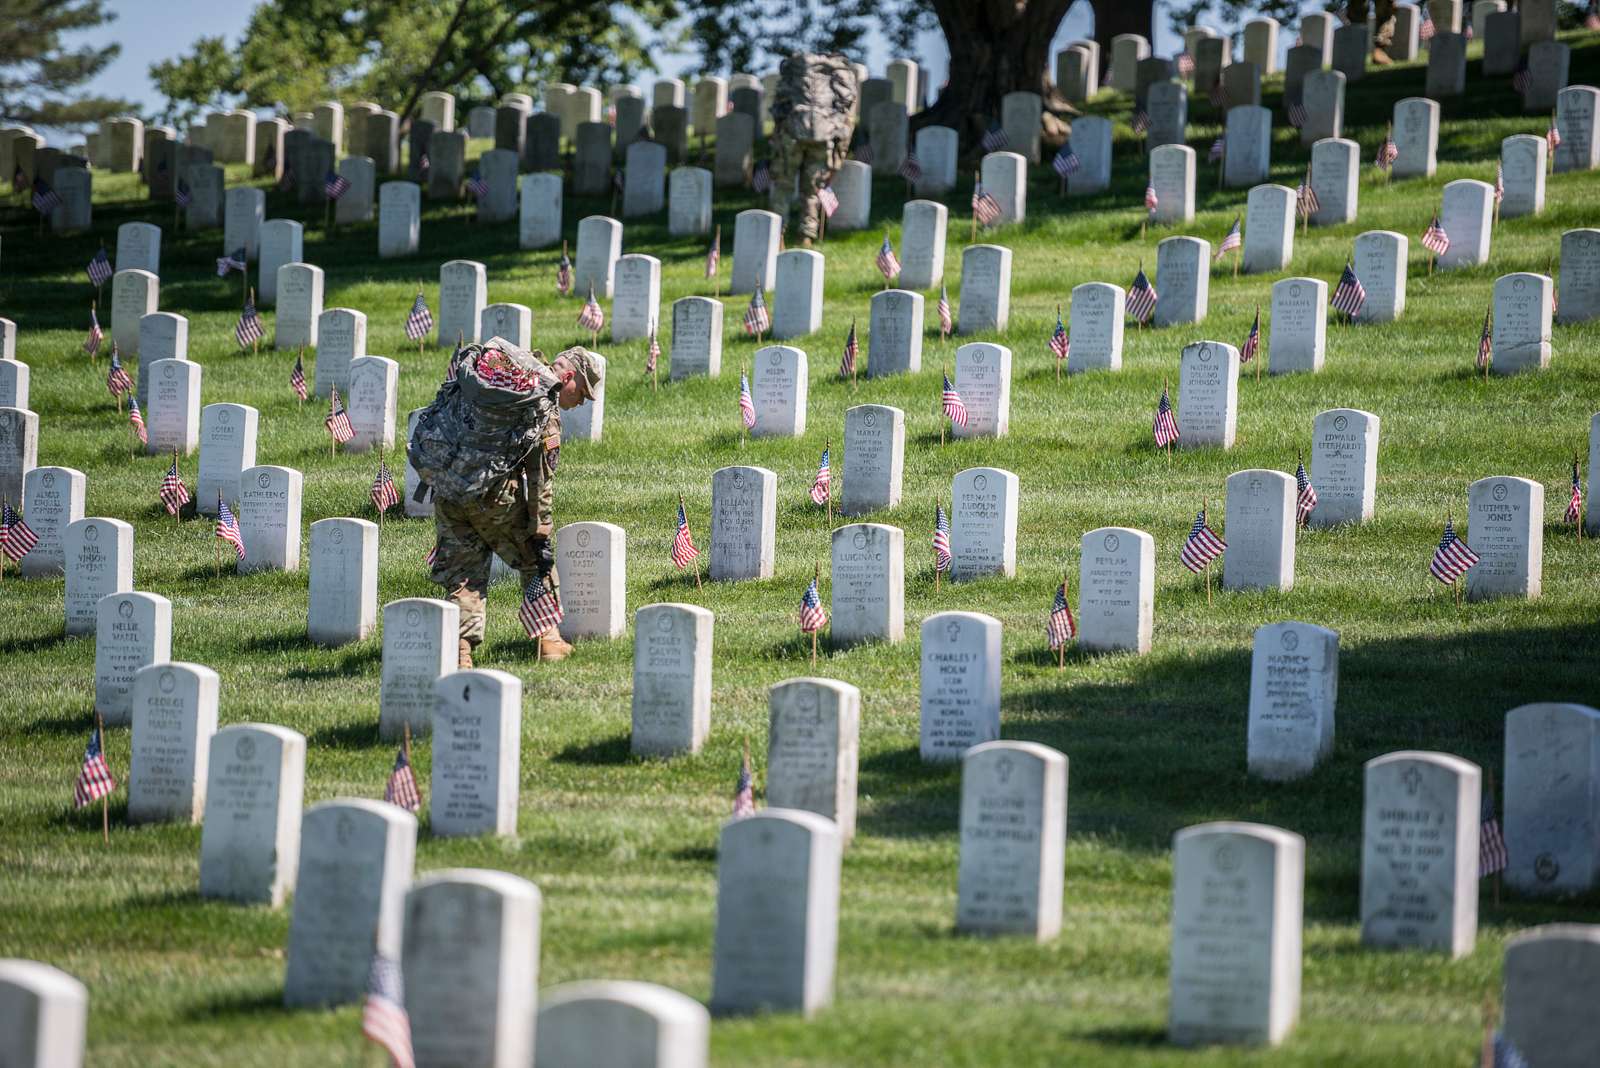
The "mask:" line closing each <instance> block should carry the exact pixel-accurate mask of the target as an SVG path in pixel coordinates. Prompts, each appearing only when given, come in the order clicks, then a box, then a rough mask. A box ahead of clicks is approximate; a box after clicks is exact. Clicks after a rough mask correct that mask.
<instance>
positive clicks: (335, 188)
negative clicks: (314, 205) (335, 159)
mask: <svg viewBox="0 0 1600 1068" xmlns="http://www.w3.org/2000/svg"><path fill="white" fill-rule="evenodd" d="M349 190H350V179H348V178H346V177H345V176H344V175H342V174H337V173H335V172H333V171H329V172H328V173H327V174H325V175H323V177H322V195H323V196H325V197H327V198H328V199H329V200H338V199H339V198H340V197H342V196H344V195H345V193H347V192H349Z"/></svg>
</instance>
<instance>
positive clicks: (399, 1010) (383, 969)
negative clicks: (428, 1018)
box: [361, 767, 422, 1068]
mask: <svg viewBox="0 0 1600 1068" xmlns="http://www.w3.org/2000/svg"><path fill="white" fill-rule="evenodd" d="M406 770H407V772H408V773H409V772H410V768H409V767H408V768H407V769H406ZM397 774H398V772H397ZM391 781H392V778H391ZM417 807H418V808H421V807H422V804H421V802H420V801H419V802H418V803H417ZM412 811H416V809H412ZM405 1005H406V995H405V986H404V980H403V979H402V978H401V975H400V965H399V964H398V963H397V962H396V961H394V960H393V959H392V958H390V957H387V956H385V955H384V953H383V952H382V951H381V950H380V951H379V952H376V953H374V954H373V955H372V967H371V968H370V969H369V970H368V972H367V1001H366V1004H365V1005H364V1006H363V1007H362V1009H361V1033H362V1034H363V1035H365V1036H366V1037H367V1038H369V1039H371V1040H372V1041H373V1042H375V1043H377V1044H378V1045H379V1046H381V1047H383V1049H384V1050H385V1051H387V1052H388V1054H389V1059H390V1060H391V1061H392V1062H393V1068H416V1063H417V1061H416V1056H415V1055H414V1053H413V1052H412V1047H411V1017H410V1016H408V1015H407V1014H406V1007H405Z"/></svg>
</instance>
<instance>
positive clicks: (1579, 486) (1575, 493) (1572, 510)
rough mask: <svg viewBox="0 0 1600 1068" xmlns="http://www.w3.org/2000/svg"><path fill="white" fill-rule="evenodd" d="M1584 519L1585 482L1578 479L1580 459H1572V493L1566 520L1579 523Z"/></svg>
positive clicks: (1568, 502)
mask: <svg viewBox="0 0 1600 1068" xmlns="http://www.w3.org/2000/svg"><path fill="white" fill-rule="evenodd" d="M1582 519H1583V482H1582V481H1581V480H1580V479H1579V477H1578V458H1577V457H1576V456H1574V457H1573V458H1572V492H1571V494H1569V495H1568V496H1567V511H1566V520H1567V522H1569V523H1577V522H1579V521H1580V520H1582Z"/></svg>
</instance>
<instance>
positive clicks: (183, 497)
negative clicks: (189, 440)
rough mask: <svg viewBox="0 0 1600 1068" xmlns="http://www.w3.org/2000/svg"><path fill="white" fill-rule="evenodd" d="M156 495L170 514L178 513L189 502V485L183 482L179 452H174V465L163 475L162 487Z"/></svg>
mask: <svg viewBox="0 0 1600 1068" xmlns="http://www.w3.org/2000/svg"><path fill="white" fill-rule="evenodd" d="M156 496H157V497H158V498H160V500H161V504H162V506H163V507H165V508H166V510H167V514H168V515H177V514H178V511H179V510H180V509H181V508H182V507H183V506H184V505H186V504H188V503H189V487H188V486H185V485H184V484H183V476H181V475H179V474H178V454H177V453H173V454H172V466H171V467H169V468H167V473H166V474H165V475H164V476H162V479H161V489H160V490H159V491H157V493H156Z"/></svg>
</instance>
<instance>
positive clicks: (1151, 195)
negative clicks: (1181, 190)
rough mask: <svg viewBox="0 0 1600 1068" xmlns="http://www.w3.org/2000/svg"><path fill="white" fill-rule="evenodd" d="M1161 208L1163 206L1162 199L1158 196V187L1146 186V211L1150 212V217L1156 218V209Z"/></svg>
mask: <svg viewBox="0 0 1600 1068" xmlns="http://www.w3.org/2000/svg"><path fill="white" fill-rule="evenodd" d="M1160 206H1161V198H1160V197H1158V196H1156V187H1155V186H1153V185H1147V186H1145V187H1144V210H1145V211H1147V212H1149V213H1150V215H1151V216H1152V217H1154V215H1155V213H1156V208H1158V207H1160Z"/></svg>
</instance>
